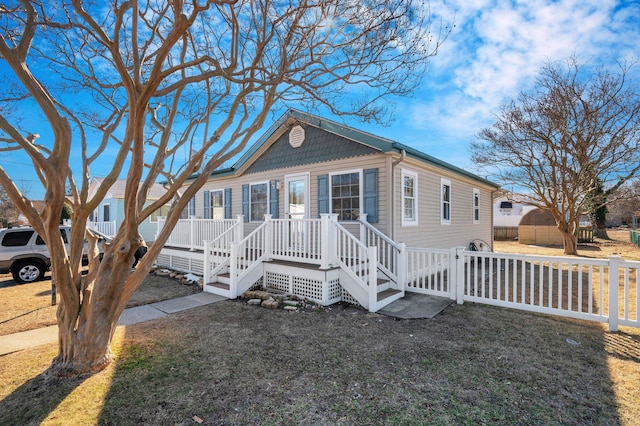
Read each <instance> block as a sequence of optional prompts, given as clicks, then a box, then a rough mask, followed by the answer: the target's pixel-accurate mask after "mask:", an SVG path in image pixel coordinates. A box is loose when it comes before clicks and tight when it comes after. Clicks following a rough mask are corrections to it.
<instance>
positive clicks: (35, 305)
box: [0, 274, 200, 336]
mask: <svg viewBox="0 0 640 426" xmlns="http://www.w3.org/2000/svg"><path fill="white" fill-rule="evenodd" d="M199 291H200V288H199V287H198V286H197V285H196V284H189V285H185V284H182V283H180V282H179V281H177V280H174V279H167V278H163V277H158V276H156V275H154V274H150V275H149V276H148V277H147V278H145V280H144V282H143V283H142V285H141V286H140V288H138V290H137V291H136V292H135V293H134V295H133V296H132V297H131V300H129V303H128V304H127V307H132V306H138V305H144V304H147V303H154V302H159V301H162V300H167V299H171V298H174V297H179V296H187V295H189V294H193V293H197V292H199ZM56 309H57V307H56V306H52V305H51V278H50V277H49V276H47V278H46V279H45V280H44V281H38V282H34V283H29V284H18V283H16V282H15V281H13V279H12V278H11V275H10V274H7V275H0V336H4V335H7V334H12V333H18V332H21V331H27V330H33V329H36V328H40V327H46V326H49V325H54V324H56Z"/></svg>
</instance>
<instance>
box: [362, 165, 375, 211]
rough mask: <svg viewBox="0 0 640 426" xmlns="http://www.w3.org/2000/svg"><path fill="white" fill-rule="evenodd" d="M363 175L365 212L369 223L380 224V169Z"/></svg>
mask: <svg viewBox="0 0 640 426" xmlns="http://www.w3.org/2000/svg"><path fill="white" fill-rule="evenodd" d="M363 175H364V182H363V201H364V206H363V212H364V213H366V214H367V222H370V223H378V169H367V170H364V171H363Z"/></svg>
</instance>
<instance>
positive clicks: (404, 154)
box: [389, 149, 407, 241]
mask: <svg viewBox="0 0 640 426" xmlns="http://www.w3.org/2000/svg"><path fill="white" fill-rule="evenodd" d="M405 158H407V151H405V150H404V149H402V150H400V157H398V158H396V159H395V160H393V162H392V163H391V202H392V203H393V205H394V206H395V205H396V190H395V189H396V166H397V165H398V164H400V163H401V162H403V161H404V159H405ZM389 211H390V216H391V232H392V234H391V238H392V239H393V240H394V241H395V239H396V220H395V219H396V218H395V209H394V208H390V209H389Z"/></svg>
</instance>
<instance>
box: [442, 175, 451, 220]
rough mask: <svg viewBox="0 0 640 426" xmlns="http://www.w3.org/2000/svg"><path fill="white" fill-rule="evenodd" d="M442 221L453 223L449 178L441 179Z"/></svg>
mask: <svg viewBox="0 0 640 426" xmlns="http://www.w3.org/2000/svg"><path fill="white" fill-rule="evenodd" d="M440 194H441V207H440V223H441V224H443V225H448V224H450V223H451V181H450V180H449V179H441V180H440Z"/></svg>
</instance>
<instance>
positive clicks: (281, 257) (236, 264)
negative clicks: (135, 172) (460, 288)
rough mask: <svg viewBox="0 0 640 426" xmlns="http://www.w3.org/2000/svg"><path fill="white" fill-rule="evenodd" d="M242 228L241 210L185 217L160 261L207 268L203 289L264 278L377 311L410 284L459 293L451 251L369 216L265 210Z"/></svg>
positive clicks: (227, 292)
mask: <svg viewBox="0 0 640 426" xmlns="http://www.w3.org/2000/svg"><path fill="white" fill-rule="evenodd" d="M160 224H161V225H162V224H163V223H162V222H161V221H160ZM211 228H215V229H211ZM347 228H349V229H347ZM198 234H200V235H204V236H206V237H207V239H203V238H202V237H200V238H199V237H197V235H198ZM244 234H245V232H244V220H243V217H242V216H238V217H237V218H236V219H234V220H222V221H211V220H201V219H188V220H184V221H181V223H179V224H178V226H176V228H175V229H174V232H173V233H172V235H171V238H170V239H169V241H168V242H167V244H166V246H165V248H164V249H163V251H162V253H161V255H160V256H159V258H158V264H159V265H161V266H165V267H169V268H172V269H178V270H184V271H189V272H193V273H196V274H199V275H202V276H203V282H204V286H203V289H204V291H206V292H210V293H214V294H218V295H221V296H225V297H229V298H236V297H238V296H239V295H241V294H242V293H244V292H245V291H246V290H248V289H249V288H251V287H253V286H255V285H258V284H261V285H262V286H263V287H265V288H267V289H277V290H280V291H284V292H287V293H291V294H294V295H296V296H299V297H303V298H306V299H309V300H312V301H314V302H316V303H319V304H321V305H331V304H333V303H337V302H340V301H347V302H350V303H356V304H360V305H362V306H363V307H365V308H366V309H368V310H369V311H371V312H376V311H378V310H380V309H382V308H384V307H385V306H387V305H388V304H390V303H392V302H393V301H395V300H398V299H400V298H402V297H404V295H405V292H406V291H414V292H419V293H424V294H433V295H437V296H443V297H447V298H450V299H452V298H454V297H455V295H454V294H453V293H451V292H450V291H449V286H448V284H447V275H448V272H447V270H448V269H449V265H448V263H449V256H450V253H451V251H450V250H426V249H407V248H406V247H405V246H404V244H400V243H396V242H394V241H392V240H391V239H389V238H388V237H387V236H385V235H384V234H382V233H381V232H380V231H378V230H377V229H376V228H375V227H373V226H372V225H371V224H369V223H368V222H367V221H366V215H362V216H361V217H360V218H359V220H358V221H355V222H350V223H348V224H343V223H338V220H337V216H336V215H332V214H324V215H322V216H321V218H320V219H273V218H272V217H271V216H270V215H265V221H264V222H263V223H262V224H261V225H260V226H259V227H258V228H257V229H255V230H254V231H253V232H251V233H250V234H249V235H247V236H246V237H244ZM194 235H195V237H194ZM408 270H411V271H412V272H411V274H408V273H407V271H408Z"/></svg>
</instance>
